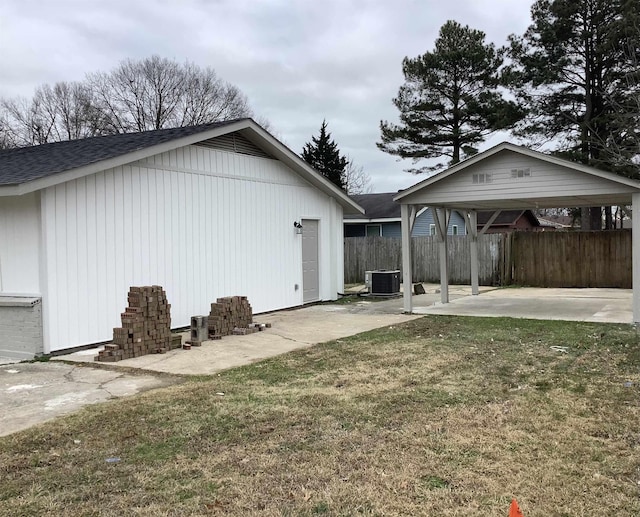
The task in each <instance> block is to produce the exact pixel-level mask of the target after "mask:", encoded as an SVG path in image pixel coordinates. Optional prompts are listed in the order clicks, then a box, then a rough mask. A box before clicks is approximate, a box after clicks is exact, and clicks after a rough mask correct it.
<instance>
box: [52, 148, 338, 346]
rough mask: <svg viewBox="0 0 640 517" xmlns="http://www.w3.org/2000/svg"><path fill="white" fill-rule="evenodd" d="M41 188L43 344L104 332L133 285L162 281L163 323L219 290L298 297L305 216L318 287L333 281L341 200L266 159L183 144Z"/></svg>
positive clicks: (259, 306) (181, 322)
mask: <svg viewBox="0 0 640 517" xmlns="http://www.w3.org/2000/svg"><path fill="white" fill-rule="evenodd" d="M43 196H44V197H45V200H44V202H43V210H44V211H46V231H45V234H46V236H45V239H46V249H47V270H48V293H49V302H50V303H45V307H44V308H45V310H46V311H48V315H47V316H48V317H46V319H45V321H47V322H48V326H47V334H48V338H49V339H48V346H49V349H50V350H59V349H64V348H69V347H73V346H79V345H83V344H87V343H94V342H99V341H105V340H108V339H110V338H111V335H112V328H113V327H114V326H118V325H119V315H120V312H122V311H123V310H124V307H125V306H126V303H127V300H126V293H127V291H128V288H129V286H132V285H153V284H156V285H162V286H163V287H164V288H165V289H166V291H167V296H168V298H169V302H170V303H171V314H172V326H173V327H178V326H186V325H188V324H189V321H190V317H191V316H194V315H199V314H208V312H209V304H210V303H211V302H214V301H215V300H216V298H217V297H220V296H230V295H246V296H248V297H249V301H250V303H251V305H252V306H253V309H254V312H256V313H258V312H264V311H269V310H274V309H278V308H283V307H291V306H295V305H300V304H301V303H302V288H301V282H302V260H301V244H302V240H301V236H300V235H297V234H296V233H295V231H294V227H293V222H294V221H299V220H300V219H301V218H303V217H308V218H315V219H318V220H319V221H320V224H319V227H320V251H319V252H320V296H321V298H322V299H330V298H335V296H336V293H337V292H338V291H341V290H342V274H343V273H342V267H341V266H342V252H341V249H342V245H343V244H342V233H341V232H342V208H341V207H340V206H339V205H338V204H337V203H335V202H334V200H333V199H332V198H330V197H328V196H327V195H325V194H323V193H321V192H320V191H318V190H317V189H316V188H314V187H312V186H311V185H309V184H308V183H306V182H305V181H304V180H302V179H301V178H300V177H299V176H298V175H297V174H295V173H294V172H293V171H291V170H290V169H288V168H287V167H286V166H285V165H284V164H282V163H281V162H279V161H276V160H272V159H267V158H258V157H252V156H246V155H240V154H234V153H230V152H225V151H219V150H214V149H208V148H204V147H201V146H189V147H184V148H181V149H178V150H176V151H171V152H168V153H164V154H161V155H157V156H154V157H151V158H149V159H147V160H144V161H140V162H136V163H134V164H131V165H127V166H123V167H118V168H115V169H110V170H107V171H103V172H100V173H98V174H95V175H93V176H88V177H86V178H81V179H78V180H74V181H70V182H67V183H64V184H61V185H58V186H55V187H50V188H48V189H46V191H45V192H44V193H43ZM296 284H298V286H299V288H298V289H297V290H296V288H295V286H296Z"/></svg>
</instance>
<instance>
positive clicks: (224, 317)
mask: <svg viewBox="0 0 640 517" xmlns="http://www.w3.org/2000/svg"><path fill="white" fill-rule="evenodd" d="M252 320H253V312H252V310H251V305H250V304H249V300H247V297H246V296H227V297H225V298H218V299H217V301H216V303H212V304H211V312H210V313H209V320H208V324H209V338H210V339H219V338H220V337H222V336H228V335H230V334H233V330H234V329H235V328H247V327H248V326H249V324H250V323H251V321H252Z"/></svg>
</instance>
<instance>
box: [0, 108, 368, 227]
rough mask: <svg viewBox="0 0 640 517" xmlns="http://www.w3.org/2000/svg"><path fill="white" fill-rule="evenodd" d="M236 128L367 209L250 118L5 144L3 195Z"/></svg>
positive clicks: (343, 200) (350, 207) (345, 201)
mask: <svg viewBox="0 0 640 517" xmlns="http://www.w3.org/2000/svg"><path fill="white" fill-rule="evenodd" d="M236 131H237V132H239V133H240V134H241V135H242V136H243V137H245V138H246V139H247V140H249V141H250V142H251V143H253V144H254V145H256V146H257V147H259V148H260V149H262V150H263V151H264V152H266V153H267V154H268V155H270V156H273V157H274V158H276V159H278V160H280V161H282V162H283V163H284V164H285V165H287V166H288V167H289V168H291V169H293V170H294V171H295V172H297V173H298V174H300V176H301V177H303V178H304V179H305V180H307V181H308V182H309V183H311V184H312V185H314V186H315V187H317V188H318V189H320V190H321V191H323V192H325V193H326V194H328V195H330V196H332V197H333V198H335V199H336V200H337V201H338V203H339V204H340V205H341V206H342V207H343V209H344V211H345V213H353V214H361V213H362V212H363V210H362V208H361V207H360V206H359V205H358V204H357V203H356V202H354V201H352V200H351V199H350V198H349V197H348V196H347V195H346V194H345V193H344V191H342V190H341V189H339V188H338V187H336V186H335V185H334V184H333V183H331V182H330V181H329V180H327V179H326V178H324V177H323V176H322V175H321V174H320V173H318V172H317V171H316V170H315V169H313V168H312V167H311V166H310V165H308V164H307V163H306V162H305V161H304V160H303V159H302V158H300V157H299V156H298V155H297V154H296V153H294V152H293V151H291V149H289V148H288V147H286V146H285V145H284V144H283V143H282V142H280V141H279V140H277V139H276V138H274V137H273V136H272V135H271V134H270V133H268V132H267V131H266V130H264V129H263V128H262V127H261V126H259V125H258V124H257V123H256V122H254V121H253V120H251V119H249V118H244V119H236V120H229V121H225V122H215V123H212V124H203V125H199V126H189V127H180V128H171V129H158V130H155V131H143V132H140V133H121V134H117V135H107V136H98V137H91V138H84V139H80V140H67V141H62V142H53V143H49V144H42V145H36V146H30V147H20V148H15V149H4V150H0V196H2V195H20V194H25V193H28V192H34V191H36V190H40V189H42V188H46V187H49V186H52V185H57V184H60V183H64V182H65V181H69V180H72V179H77V178H80V177H83V176H88V175H90V174H94V173H96V172H99V171H101V170H105V169H109V168H112V167H118V166H121V165H124V164H127V163H131V162H134V161H137V160H141V159H144V158H147V157H149V156H153V155H155V154H159V153H163V152H167V151H171V150H173V149H177V148H179V147H184V146H187V145H192V144H195V143H198V142H201V141H204V140H209V139H211V138H216V137H220V136H223V135H226V134H229V133H233V132H236Z"/></svg>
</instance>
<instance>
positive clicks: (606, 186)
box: [407, 150, 636, 205]
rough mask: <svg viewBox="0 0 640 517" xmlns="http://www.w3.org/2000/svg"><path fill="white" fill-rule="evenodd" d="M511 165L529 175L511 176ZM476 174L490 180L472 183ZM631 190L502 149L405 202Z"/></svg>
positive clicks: (582, 194) (613, 192) (631, 189)
mask: <svg viewBox="0 0 640 517" xmlns="http://www.w3.org/2000/svg"><path fill="white" fill-rule="evenodd" d="M513 169H528V170H529V173H530V175H529V176H526V177H521V178H513V177H512V170H513ZM477 174H480V175H482V174H484V175H490V177H491V181H490V182H489V183H482V184H475V183H474V182H473V176H474V175H477ZM485 177H486V176H485ZM635 190H636V189H634V188H633V187H631V186H625V185H621V184H619V183H614V182H612V181H608V180H606V179H603V178H599V177H596V176H592V175H590V174H586V173H583V172H579V171H576V170H573V169H570V168H568V167H560V166H557V165H554V164H552V163H549V162H547V161H544V160H538V159H535V158H531V157H529V156H525V155H521V154H518V153H515V152H513V151H507V150H505V151H502V152H500V153H498V154H496V155H494V156H491V157H489V158H486V159H484V160H482V161H480V162H478V163H477V164H474V165H471V166H469V167H468V168H466V169H464V170H461V171H459V172H458V173H455V174H452V175H451V176H449V177H448V178H444V179H442V180H440V181H438V182H436V183H434V184H433V185H430V186H428V187H425V188H424V189H423V190H421V191H418V192H416V193H415V194H414V195H411V196H408V197H407V202H409V203H425V204H436V205H437V204H438V203H455V202H456V201H459V202H467V201H474V200H480V201H489V200H502V199H529V198H536V197H542V196H548V197H560V196H567V195H572V196H593V195H607V194H616V193H620V192H628V193H629V194H631V193H632V192H635Z"/></svg>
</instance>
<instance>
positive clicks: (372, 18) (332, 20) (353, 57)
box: [0, 0, 533, 192]
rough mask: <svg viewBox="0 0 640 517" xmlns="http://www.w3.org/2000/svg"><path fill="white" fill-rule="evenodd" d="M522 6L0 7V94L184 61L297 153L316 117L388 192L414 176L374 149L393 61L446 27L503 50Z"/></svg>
mask: <svg viewBox="0 0 640 517" xmlns="http://www.w3.org/2000/svg"><path fill="white" fill-rule="evenodd" d="M532 1H533V0H448V1H447V0H444V1H443V0H395V1H390V0H359V1H357V0H353V1H350V0H325V1H312V0H288V1H284V0H262V1H260V0H253V1H251V0H179V1H177V0H166V1H165V0H126V1H125V0H108V1H97V0H96V1H93V0H55V1H47V0H2V8H1V9H0V96H2V97H14V96H24V97H30V96H31V95H32V94H33V91H34V89H35V87H36V86H38V85H41V84H43V83H55V82H57V81H73V80H81V79H83V78H84V75H85V74H86V73H87V72H94V71H108V70H110V69H112V68H113V67H115V66H116V65H117V64H118V63H119V62H120V61H122V60H124V59H127V58H133V59H142V58H145V57H149V56H151V55H153V54H158V55H160V56H161V57H167V58H170V59H175V60H177V61H179V62H184V61H185V60H189V61H192V62H194V63H196V64H198V65H200V66H202V67H207V66H211V67H212V68H214V69H215V70H216V72H217V73H218V75H219V76H220V77H221V78H222V79H224V80H226V81H229V82H231V83H233V84H235V85H236V86H238V87H239V88H240V89H241V90H242V91H243V92H244V93H245V94H246V95H247V96H248V98H249V101H250V103H251V106H252V108H253V109H254V111H255V112H256V114H257V115H259V116H261V117H265V118H266V119H268V120H269V121H270V123H271V125H272V128H273V130H274V133H275V134H276V136H277V137H278V138H280V139H281V140H282V141H283V142H285V143H286V144H287V145H288V146H289V147H290V148H291V149H292V150H294V151H295V152H297V153H300V152H301V150H302V146H303V145H304V143H305V142H307V141H309V140H310V138H311V136H312V135H316V134H317V133H318V130H319V128H320V124H321V122H322V120H323V119H326V120H327V123H328V125H329V131H330V132H331V134H332V136H333V138H334V139H335V141H336V142H337V144H338V146H339V148H340V150H341V151H342V152H343V153H344V154H347V155H349V156H350V157H351V158H353V160H354V161H355V162H356V164H358V165H361V166H363V167H364V170H365V172H366V173H367V174H368V175H369V176H370V177H371V180H372V184H373V190H374V192H389V191H395V190H398V189H400V188H406V187H408V186H410V185H412V184H414V183H416V182H417V181H418V180H420V179H423V178H421V177H419V176H418V177H416V176H413V175H411V174H409V173H406V172H404V169H406V168H408V167H410V166H411V162H410V161H397V159H396V158H395V157H392V156H390V155H387V154H385V153H383V152H382V151H379V150H378V149H377V147H376V142H377V141H378V139H379V136H380V130H379V124H380V120H393V121H395V120H397V110H396V108H395V107H394V106H393V104H392V102H391V99H392V98H393V97H394V96H395V95H396V93H397V91H398V88H399V87H400V85H401V84H402V82H403V76H402V72H401V63H402V59H403V58H404V57H405V56H410V57H415V56H418V55H420V54H423V53H424V52H426V51H428V50H432V49H433V43H434V40H435V38H436V37H437V34H438V30H439V29H440V27H441V26H442V25H443V24H444V23H445V22H446V21H447V20H456V21H458V22H460V23H462V24H463V25H469V26H470V27H472V28H474V29H480V30H482V31H484V32H485V33H486V35H487V40H488V41H491V42H494V43H495V44H496V45H497V46H500V45H503V44H504V43H505V42H506V39H507V36H508V35H509V34H511V33H517V34H522V33H523V32H524V30H525V29H526V28H527V26H528V25H529V23H530V13H529V10H530V6H531V4H532ZM504 138H505V136H504V135H500V136H498V137H495V138H493V139H492V140H490V141H489V142H488V143H487V144H485V146H484V148H486V147H488V146H489V145H490V144H495V143H497V142H498V141H501V140H503V139H504Z"/></svg>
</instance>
